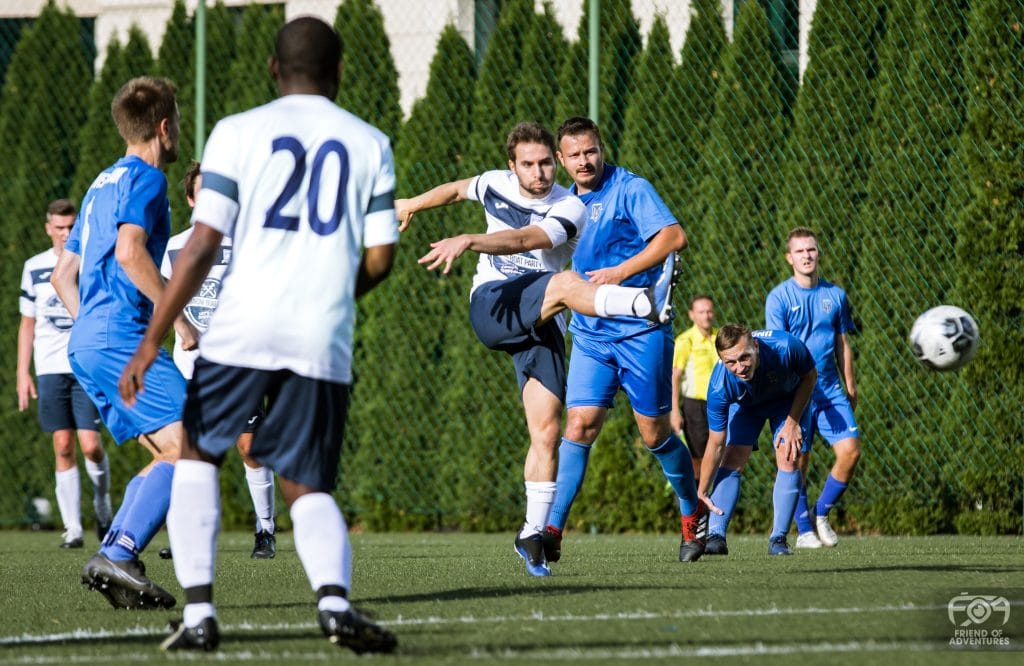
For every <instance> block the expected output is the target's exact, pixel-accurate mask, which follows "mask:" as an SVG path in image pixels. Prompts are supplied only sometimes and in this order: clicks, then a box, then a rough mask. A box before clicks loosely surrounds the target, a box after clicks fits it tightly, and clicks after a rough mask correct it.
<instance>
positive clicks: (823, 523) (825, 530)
mask: <svg viewBox="0 0 1024 666" xmlns="http://www.w3.org/2000/svg"><path fill="white" fill-rule="evenodd" d="M815 526H816V527H817V528H818V539H820V540H821V545H822V546H825V547H826V548H832V547H833V546H835V545H836V544H837V543H839V537H837V536H836V531H835V530H834V529H832V526H831V525H829V523H828V516H817V517H816V518H815Z"/></svg>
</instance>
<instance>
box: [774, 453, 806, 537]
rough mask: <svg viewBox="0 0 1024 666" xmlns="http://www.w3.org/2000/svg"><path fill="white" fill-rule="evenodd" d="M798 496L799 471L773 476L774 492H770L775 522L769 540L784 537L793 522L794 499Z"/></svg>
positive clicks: (780, 471)
mask: <svg viewBox="0 0 1024 666" xmlns="http://www.w3.org/2000/svg"><path fill="white" fill-rule="evenodd" d="M799 494H800V470H798V469H795V470H793V471H792V472H783V471H782V470H779V471H778V473H776V475H775V490H774V491H772V506H773V507H774V509H775V520H774V522H773V525H772V534H771V538H772V539H775V538H776V537H784V536H786V532H788V531H789V524H790V523H791V522H793V513H794V512H795V511H796V498H797V496H798V495H799Z"/></svg>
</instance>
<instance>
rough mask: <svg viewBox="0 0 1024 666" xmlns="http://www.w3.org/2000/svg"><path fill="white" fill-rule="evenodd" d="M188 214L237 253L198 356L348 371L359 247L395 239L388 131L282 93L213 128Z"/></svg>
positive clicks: (345, 379)
mask: <svg viewBox="0 0 1024 666" xmlns="http://www.w3.org/2000/svg"><path fill="white" fill-rule="evenodd" d="M201 169H202V174H203V180H202V189H201V190H200V191H199V196H198V198H197V201H196V206H195V210H194V211H193V215H192V217H193V221H194V222H195V223H197V224H205V225H208V226H210V227H213V228H214V229H216V230H217V231H220V232H221V233H223V234H224V235H225V236H230V237H231V238H232V245H233V248H234V252H233V253H232V257H231V262H230V264H229V266H228V270H227V274H226V275H225V277H224V282H223V285H222V286H221V292H220V302H219V303H218V305H217V309H216V310H215V311H214V313H213V315H212V316H211V318H210V322H209V330H207V331H206V333H205V334H204V335H203V336H202V338H201V341H200V348H199V349H200V355H201V356H202V357H203V358H205V359H208V360H210V361H213V362H215V363H220V364H224V365H233V366H240V367H249V368H257V369H262V370H278V369H288V370H291V371H293V372H295V373H296V374H299V375H302V376H304V377H309V378H312V379H322V380H327V381H333V382H341V383H349V382H351V381H352V335H353V330H354V326H355V315H356V305H355V287H356V275H357V272H358V269H359V263H360V260H361V255H362V249H363V248H364V247H373V246H377V245H389V244H393V243H396V242H397V241H398V225H397V221H396V219H395V211H394V189H395V169H394V160H393V158H392V155H391V146H390V142H389V140H388V138H387V137H386V136H385V135H384V134H383V133H381V132H380V131H379V130H377V129H376V128H374V127H373V126H371V125H369V124H367V123H366V122H364V121H362V120H360V119H359V118H357V117H356V116H354V115H352V114H351V113H348V112H347V111H345V110H343V109H341V108H339V107H338V106H337V105H336V104H334V102H332V101H330V100H328V99H327V98H325V97H321V96H317V95H287V96H285V97H282V98H280V99H277V100H275V101H273V102H271V103H269V104H265V105H263V106H260V107H257V108H255V109H252V110H250V111H246V112H244V113H240V114H237V115H233V116H229V117H227V118H225V119H223V120H221V121H220V122H219V123H217V126H216V127H214V129H213V132H212V133H211V134H210V138H209V140H208V142H207V144H206V149H205V152H204V154H203V161H202V167H201Z"/></svg>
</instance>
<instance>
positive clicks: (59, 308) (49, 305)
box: [40, 294, 75, 331]
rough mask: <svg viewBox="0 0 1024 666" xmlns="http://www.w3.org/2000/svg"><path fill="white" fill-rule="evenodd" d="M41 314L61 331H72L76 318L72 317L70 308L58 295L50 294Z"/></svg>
mask: <svg viewBox="0 0 1024 666" xmlns="http://www.w3.org/2000/svg"><path fill="white" fill-rule="evenodd" d="M40 314H41V315H42V316H43V317H45V318H46V319H47V321H49V322H50V323H51V324H53V327H54V328H56V329H58V330H60V331H70V330H71V325H72V324H74V323H75V320H74V319H72V318H71V315H70V314H69V313H68V309H67V308H66V307H64V303H62V302H61V300H60V298H58V297H57V295H56V294H55V295H53V296H50V297H49V298H48V299H46V303H44V304H43V307H42V308H41V312H40Z"/></svg>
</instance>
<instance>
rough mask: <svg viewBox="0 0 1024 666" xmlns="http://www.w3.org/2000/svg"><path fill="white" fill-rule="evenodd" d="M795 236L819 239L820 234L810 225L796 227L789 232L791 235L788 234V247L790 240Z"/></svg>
mask: <svg viewBox="0 0 1024 666" xmlns="http://www.w3.org/2000/svg"><path fill="white" fill-rule="evenodd" d="M794 238H813V239H814V240H818V234H816V233H814V230H813V229H810V228H808V227H794V228H793V230H792V231H790V232H789V235H788V236H786V247H789V241H791V240H793V239H794Z"/></svg>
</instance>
